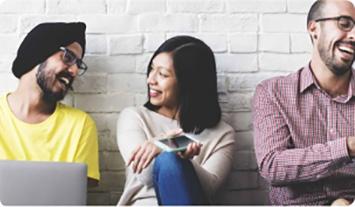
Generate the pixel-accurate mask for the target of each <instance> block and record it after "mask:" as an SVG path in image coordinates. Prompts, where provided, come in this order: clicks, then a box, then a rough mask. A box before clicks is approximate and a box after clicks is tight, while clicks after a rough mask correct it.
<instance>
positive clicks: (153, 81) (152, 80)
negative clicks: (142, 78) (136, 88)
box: [147, 70, 157, 85]
mask: <svg viewBox="0 0 355 207" xmlns="http://www.w3.org/2000/svg"><path fill="white" fill-rule="evenodd" d="M147 83H148V84H149V85H154V84H156V83H157V80H156V72H155V71H153V70H151V71H150V72H149V74H148V78H147Z"/></svg>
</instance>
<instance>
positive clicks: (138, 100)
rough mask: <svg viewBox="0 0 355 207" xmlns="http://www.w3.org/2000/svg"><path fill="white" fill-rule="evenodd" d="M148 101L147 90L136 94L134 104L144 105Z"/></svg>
mask: <svg viewBox="0 0 355 207" xmlns="http://www.w3.org/2000/svg"><path fill="white" fill-rule="evenodd" d="M147 101H148V95H147V92H146V93H144V94H136V95H135V97H134V105H135V106H143V105H144V104H145V103H147Z"/></svg>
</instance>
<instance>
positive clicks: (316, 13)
mask: <svg viewBox="0 0 355 207" xmlns="http://www.w3.org/2000/svg"><path fill="white" fill-rule="evenodd" d="M325 5H326V0H317V1H315V2H314V3H313V4H312V6H311V8H310V10H309V12H308V15H307V27H308V25H309V23H310V22H311V21H313V20H315V19H318V18H320V17H321V16H322V12H323V8H324V6H325Z"/></svg>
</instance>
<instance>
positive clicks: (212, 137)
mask: <svg viewBox="0 0 355 207" xmlns="http://www.w3.org/2000/svg"><path fill="white" fill-rule="evenodd" d="M177 128H180V127H179V125H178V122H177V121H176V120H173V119H170V118H168V117H165V116H163V115H161V114H158V113H156V112H154V111H151V110H149V109H147V108H145V107H129V108H126V109H124V110H123V111H122V112H121V114H120V117H119V119H118V122H117V143H118V148H119V150H120V152H121V155H122V157H123V159H124V160H125V162H126V163H127V161H128V159H129V156H130V155H131V153H132V151H133V150H134V149H135V148H136V147H137V146H139V145H141V144H142V143H143V142H144V141H146V140H152V139H154V137H157V136H159V135H160V136H161V135H162V134H165V133H167V132H168V131H171V130H173V129H177ZM196 139H198V140H199V141H200V142H201V143H202V144H203V146H202V148H201V152H200V154H199V155H198V156H195V157H194V158H193V159H192V163H193V166H194V168H195V171H196V173H197V175H198V177H199V179H200V182H201V185H202V188H203V190H204V193H205V195H207V197H208V198H209V199H210V202H213V197H214V195H215V193H216V191H217V190H218V188H219V187H220V186H221V184H222V183H223V181H224V180H225V178H226V177H227V175H228V173H229V171H230V169H231V167H232V161H233V152H234V142H235V134H234V130H233V128H232V127H231V126H229V125H228V124H226V123H225V122H223V121H221V122H220V123H218V125H217V126H215V127H214V128H210V129H205V130H204V131H203V132H202V133H200V134H199V135H197V136H196ZM153 163H154V162H152V163H151V164H150V165H149V166H148V167H147V168H146V169H145V170H143V172H142V173H141V174H135V173H133V171H132V169H131V167H127V169H126V183H125V187H124V191H123V194H122V196H121V199H120V201H119V202H118V205H157V199H156V195H155V191H154V188H153V183H152V166H153Z"/></svg>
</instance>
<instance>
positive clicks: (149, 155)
mask: <svg viewBox="0 0 355 207" xmlns="http://www.w3.org/2000/svg"><path fill="white" fill-rule="evenodd" d="M181 133H182V130H181V129H176V130H172V131H169V132H168V133H167V134H165V135H164V136H166V137H173V136H176V135H179V134H181ZM160 152H161V149H160V148H159V147H157V146H156V145H155V144H154V143H153V142H152V141H150V140H147V141H145V142H144V143H143V144H141V145H140V146H138V147H137V148H136V149H135V150H134V151H133V152H132V155H131V157H130V158H129V159H128V162H127V166H129V165H132V169H133V172H134V173H141V172H142V170H143V169H145V168H146V167H148V165H149V164H150V163H151V162H152V160H153V159H154V158H155V157H156V156H158V155H159V154H160Z"/></svg>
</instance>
